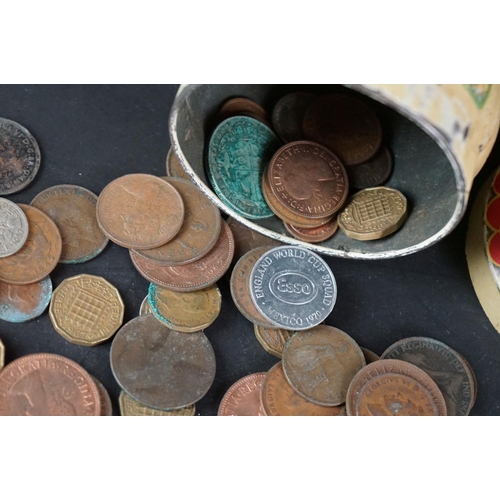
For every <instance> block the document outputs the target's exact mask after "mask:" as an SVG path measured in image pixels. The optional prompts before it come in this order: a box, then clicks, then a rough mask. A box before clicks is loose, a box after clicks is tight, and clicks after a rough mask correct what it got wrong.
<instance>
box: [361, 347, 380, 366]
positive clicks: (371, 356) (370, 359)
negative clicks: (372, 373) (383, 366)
mask: <svg viewBox="0 0 500 500" xmlns="http://www.w3.org/2000/svg"><path fill="white" fill-rule="evenodd" d="M361 350H362V351H363V356H364V357H365V361H366V364H367V365H369V364H370V363H374V362H375V361H378V360H379V359H380V356H378V355H377V354H375V353H374V352H373V351H370V349H366V348H364V347H362V348H361Z"/></svg>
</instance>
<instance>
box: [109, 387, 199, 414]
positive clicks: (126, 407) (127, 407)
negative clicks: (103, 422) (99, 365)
mask: <svg viewBox="0 0 500 500" xmlns="http://www.w3.org/2000/svg"><path fill="white" fill-rule="evenodd" d="M118 402H119V404H120V414H121V416H122V417H194V414H195V413H196V406H195V405H189V406H186V407H185V408H180V409H178V410H170V411H166V410H155V409H154V408H149V407H148V406H145V405H143V404H141V403H139V401H136V400H135V399H133V398H131V397H130V396H129V395H128V394H127V393H126V392H123V391H122V392H121V393H120V398H119V399H118Z"/></svg>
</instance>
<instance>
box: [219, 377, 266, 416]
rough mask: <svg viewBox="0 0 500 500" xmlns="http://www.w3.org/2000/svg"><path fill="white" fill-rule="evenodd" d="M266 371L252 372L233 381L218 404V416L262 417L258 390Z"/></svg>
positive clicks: (262, 412) (262, 411)
mask: <svg viewBox="0 0 500 500" xmlns="http://www.w3.org/2000/svg"><path fill="white" fill-rule="evenodd" d="M266 376H267V373H253V374H252V375H247V376H246V377H243V378H242V379H241V380H238V382H235V383H234V384H233V385H232V386H231V387H230V388H229V389H228V391H227V392H226V394H225V395H224V397H223V398H222V401H221V403H220V406H219V413H218V415H219V417H263V416H265V414H264V410H263V409H262V404H261V401H260V390H261V387H262V383H263V382H264V379H265V378H266Z"/></svg>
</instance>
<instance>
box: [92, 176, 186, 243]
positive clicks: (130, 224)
mask: <svg viewBox="0 0 500 500" xmlns="http://www.w3.org/2000/svg"><path fill="white" fill-rule="evenodd" d="M97 221H98V223H99V227H100V228H101V229H102V231H103V232H104V234H105V235H106V236H107V237H108V238H109V239H110V240H111V241H114V242H115V243H116V244H118V245H120V246H123V247H125V248H132V249H135V250H148V249H152V248H156V247H159V246H162V245H164V244H165V243H167V242H168V241H170V240H171V239H172V238H173V237H174V236H175V235H176V234H177V233H178V232H179V230H180V229H181V226H182V223H183V221H184V203H183V201H182V198H181V195H180V194H179V193H178V191H177V190H176V189H175V188H174V187H173V186H172V185H171V184H170V183H169V182H167V181H166V180H164V179H160V178H159V177H155V176H154V175H148V174H129V175H125V176H123V177H120V178H118V179H115V180H114V181H113V182H111V183H110V184H108V185H107V186H106V187H105V188H104V189H103V191H102V193H101V195H100V196H99V200H98V202H97Z"/></svg>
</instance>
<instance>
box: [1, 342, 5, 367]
mask: <svg viewBox="0 0 500 500" xmlns="http://www.w3.org/2000/svg"><path fill="white" fill-rule="evenodd" d="M4 365H5V346H4V345H3V342H2V339H0V372H1V371H2V369H3V367H4Z"/></svg>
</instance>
